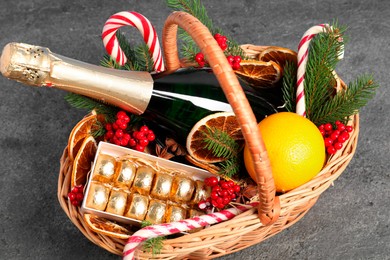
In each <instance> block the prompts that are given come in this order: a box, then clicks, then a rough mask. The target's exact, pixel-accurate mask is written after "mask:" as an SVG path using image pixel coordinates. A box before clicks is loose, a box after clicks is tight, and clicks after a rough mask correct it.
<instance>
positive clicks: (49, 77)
mask: <svg viewBox="0 0 390 260" xmlns="http://www.w3.org/2000/svg"><path fill="white" fill-rule="evenodd" d="M0 63H1V64H0V70H1V73H2V74H3V75H4V76H5V77H7V78H9V79H12V80H16V81H19V82H21V83H24V84H27V85H30V86H38V87H41V86H47V87H54V88H58V89H62V90H65V91H69V92H73V93H76V94H80V95H84V96H88V97H91V98H94V99H98V100H101V101H104V102H107V103H109V104H112V105H114V106H117V107H120V108H122V109H124V110H127V111H129V112H131V113H134V114H138V115H139V114H142V113H143V112H144V111H145V110H146V108H147V106H148V104H149V101H150V98H151V96H152V90H153V79H152V76H151V75H150V74H149V73H148V72H144V71H128V70H118V69H111V68H105V67H102V66H96V65H92V64H88V63H85V62H82V61H78V60H74V59H71V58H67V57H64V56H61V55H58V54H55V53H52V52H51V51H50V50H49V49H48V48H45V47H40V46H34V45H29V44H24V43H9V44H7V45H6V46H5V47H4V49H3V52H2V55H1V58H0Z"/></svg>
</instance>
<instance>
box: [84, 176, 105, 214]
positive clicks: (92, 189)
mask: <svg viewBox="0 0 390 260" xmlns="http://www.w3.org/2000/svg"><path fill="white" fill-rule="evenodd" d="M109 194H110V187H109V186H107V185H104V184H102V183H98V182H91V184H90V186H89V191H88V194H87V199H86V202H85V206H86V207H88V208H92V209H97V210H102V211H103V210H105V209H106V206H107V202H108V196H109Z"/></svg>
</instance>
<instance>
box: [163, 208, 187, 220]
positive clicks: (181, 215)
mask: <svg viewBox="0 0 390 260" xmlns="http://www.w3.org/2000/svg"><path fill="white" fill-rule="evenodd" d="M186 215H187V211H186V210H185V209H184V208H183V207H180V206H178V205H169V206H168V209H167V216H166V218H165V222H166V223H169V222H176V221H180V220H183V219H186Z"/></svg>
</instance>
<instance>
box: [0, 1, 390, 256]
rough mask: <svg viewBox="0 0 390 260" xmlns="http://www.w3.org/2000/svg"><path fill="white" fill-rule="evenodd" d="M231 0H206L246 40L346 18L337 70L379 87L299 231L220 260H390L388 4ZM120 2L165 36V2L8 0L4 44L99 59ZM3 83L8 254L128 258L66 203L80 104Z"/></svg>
mask: <svg viewBox="0 0 390 260" xmlns="http://www.w3.org/2000/svg"><path fill="white" fill-rule="evenodd" d="M304 2H306V3H304ZM223 3H224V4H222V1H216V0H213V1H204V5H205V6H206V7H207V10H208V12H209V15H210V17H211V18H212V19H213V21H214V23H215V25H216V26H218V27H220V28H222V29H223V30H224V31H225V32H226V33H227V34H229V35H232V36H234V38H235V39H236V41H238V42H239V43H253V44H257V45H278V46H284V47H288V48H291V49H294V50H296V49H297V44H298V41H299V40H300V37H301V36H302V34H303V33H304V32H305V31H306V30H307V29H308V28H309V27H311V26H313V25H316V24H319V23H324V22H332V21H333V20H334V19H338V21H339V23H340V24H343V25H347V26H348V27H349V28H348V31H347V35H349V41H348V44H347V45H346V52H345V58H344V60H343V61H342V62H341V63H340V65H339V67H338V70H337V71H338V73H339V74H340V76H341V77H342V78H343V79H344V80H345V81H346V82H347V83H348V82H350V81H352V80H354V79H355V78H356V77H357V76H358V75H361V74H363V73H374V75H375V79H376V80H377V81H378V82H379V83H380V84H381V88H380V89H379V90H378V91H377V95H376V96H375V98H374V99H373V100H372V101H371V102H370V103H369V104H368V106H366V107H365V108H364V109H362V110H361V117H360V118H361V125H360V127H361V128H360V138H359V145H358V149H357V152H356V154H355V157H354V159H353V160H352V162H351V164H350V165H349V166H348V168H347V169H346V170H345V172H344V173H343V174H342V175H341V177H340V178H339V179H338V180H337V181H336V182H335V185H334V187H331V188H330V189H328V190H327V191H326V192H325V193H324V194H323V195H322V196H321V197H320V199H319V200H318V202H317V204H316V205H315V206H314V207H313V208H312V209H311V211H310V212H309V213H308V214H307V215H306V216H305V217H304V218H303V219H302V220H301V221H299V222H298V223H297V224H295V225H293V226H292V227H291V228H289V229H287V230H285V231H283V232H282V233H280V234H278V235H276V236H274V237H272V238H270V239H268V240H266V241H264V242H263V243H261V244H259V245H256V246H252V247H250V248H248V249H245V250H243V251H241V252H238V253H235V254H232V255H229V256H225V257H223V258H222V259H389V255H390V228H389V219H390V217H389V213H390V200H389V194H390V188H389V183H390V175H389V167H388V166H389V163H388V161H389V152H390V144H389V125H390V122H389V116H388V113H389V111H390V104H389V100H390V92H389V91H388V82H389V80H390V76H389V67H390V54H389V51H390V49H389V45H388V44H389V41H390V26H389V23H388V20H389V18H390V1H388V0H381V1H379V0H373V1H362V0H359V1H351V0H349V1H347V0H339V1H330V0H324V1H298V0H295V1H294V0H287V1H281V0H280V1H238V0H236V1H231V0H230V1H224V2H223ZM123 10H134V11H138V12H140V13H142V14H144V15H145V16H146V17H148V18H149V19H150V20H151V21H152V23H153V24H154V25H155V27H156V29H157V31H158V32H159V34H160V35H161V30H162V26H163V22H164V20H165V18H166V17H167V16H168V14H169V13H170V12H171V11H170V10H169V9H168V8H167V7H166V6H165V4H164V1H153V3H152V2H151V1H150V2H146V1H108V0H105V1H87V0H82V1H68V0H60V1H49V0H32V1H19V0H14V1H1V2H0V14H1V15H0V21H1V22H0V46H1V48H2V47H3V46H4V45H5V44H6V43H8V42H12V41H16V42H25V43H30V44H35V45H41V46H46V47H49V48H50V49H51V50H52V51H54V52H56V53H59V54H62V55H65V56H68V57H73V58H76V59H79V60H82V61H86V62H89V63H94V64H98V63H99V60H100V58H101V57H102V55H103V53H104V51H103V45H102V42H101V38H100V33H101V29H102V26H103V24H104V22H105V21H106V19H107V18H108V17H109V16H110V15H111V14H114V13H116V12H119V11H123ZM129 32H130V30H129ZM132 32H134V33H133V34H132V35H134V39H136V38H137V39H138V40H139V39H140V37H139V36H138V35H139V34H137V33H135V29H133V31H132ZM0 85H1V87H0V97H1V102H0V117H1V128H0V155H1V167H0V181H1V182H0V183H1V184H0V200H1V201H0V202H1V203H0V209H1V210H0V223H1V231H0V233H1V234H0V259H119V257H118V256H116V255H111V254H110V253H108V252H106V251H104V250H103V249H101V248H99V247H98V246H95V245H94V244H92V243H91V242H90V241H89V240H87V239H86V238H85V237H84V236H83V235H82V234H81V233H80V232H79V231H78V229H77V228H76V227H75V226H73V225H72V224H71V222H70V221H69V219H68V218H67V216H66V215H65V213H64V212H63V211H62V209H61V208H60V206H59V204H58V202H57V197H56V196H57V194H56V193H57V177H58V170H59V158H60V156H61V153H62V151H63V148H64V147H65V145H66V143H67V138H68V135H69V133H70V130H71V129H72V127H73V126H74V125H75V123H76V122H77V121H78V120H79V119H81V118H82V116H83V112H82V111H78V110H76V109H74V108H71V107H69V106H68V104H67V103H66V102H65V101H64V99H63V97H64V95H65V93H64V92H62V91H55V90H50V89H44V88H41V89H38V88H32V87H26V86H23V85H21V84H18V83H16V82H13V81H9V80H7V79H5V78H3V77H0Z"/></svg>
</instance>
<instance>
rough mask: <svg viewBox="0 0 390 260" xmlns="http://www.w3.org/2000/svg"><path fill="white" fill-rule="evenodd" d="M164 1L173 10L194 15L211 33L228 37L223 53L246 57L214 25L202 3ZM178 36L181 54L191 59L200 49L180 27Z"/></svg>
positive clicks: (176, 0)
mask: <svg viewBox="0 0 390 260" xmlns="http://www.w3.org/2000/svg"><path fill="white" fill-rule="evenodd" d="M166 3H167V6H168V7H169V8H171V9H173V10H174V11H184V12H187V13H189V14H191V15H192V16H194V17H196V18H197V19H198V20H199V21H200V22H201V23H202V24H204V25H205V26H206V27H207V28H208V29H209V31H210V32H211V34H212V35H214V34H216V33H219V34H222V35H225V36H226V37H227V38H228V49H227V50H225V55H234V56H236V55H238V56H241V58H242V59H244V58H245V57H246V56H245V52H244V50H242V48H241V47H240V46H239V45H238V44H237V43H236V42H235V41H233V40H232V38H231V37H228V36H227V35H226V34H224V33H223V31H222V30H221V29H219V28H216V27H214V25H213V22H212V20H211V18H210V17H209V16H208V14H207V10H206V8H205V6H204V5H202V3H201V1H199V0H167V1H166ZM178 37H179V39H180V40H181V42H182V48H181V54H183V56H184V57H185V58H186V59H187V60H190V61H193V59H194V56H195V54H196V53H198V52H199V51H200V50H199V48H198V46H197V45H196V44H195V42H194V40H193V39H192V38H191V36H190V35H189V34H188V33H187V32H186V31H184V30H183V29H181V28H179V30H178ZM194 53H195V54H194Z"/></svg>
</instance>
